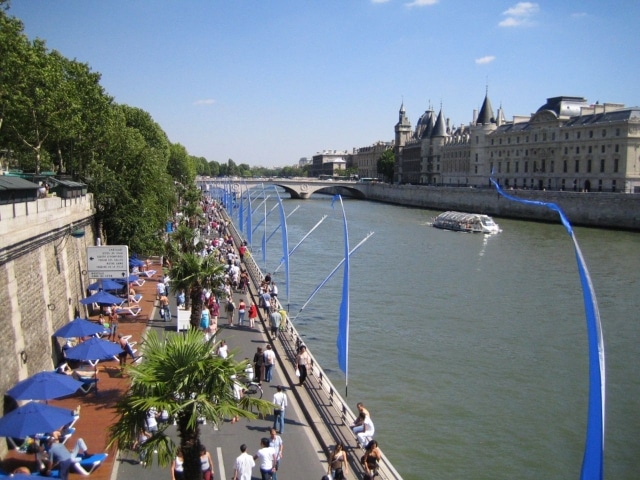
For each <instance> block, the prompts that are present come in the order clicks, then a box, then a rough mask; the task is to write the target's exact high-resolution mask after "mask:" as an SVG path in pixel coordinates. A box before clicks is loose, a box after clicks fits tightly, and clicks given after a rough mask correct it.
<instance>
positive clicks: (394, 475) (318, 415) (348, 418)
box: [223, 210, 402, 480]
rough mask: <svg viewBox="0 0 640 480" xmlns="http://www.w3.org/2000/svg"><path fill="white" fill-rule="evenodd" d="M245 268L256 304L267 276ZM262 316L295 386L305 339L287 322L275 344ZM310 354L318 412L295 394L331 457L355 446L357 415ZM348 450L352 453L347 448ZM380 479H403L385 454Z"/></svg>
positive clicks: (252, 266)
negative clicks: (335, 449)
mask: <svg viewBox="0 0 640 480" xmlns="http://www.w3.org/2000/svg"><path fill="white" fill-rule="evenodd" d="M223 214H224V216H225V218H226V219H227V220H229V222H228V227H227V228H228V233H229V234H230V235H231V236H232V237H233V240H234V244H235V245H236V246H237V245H241V244H242V241H243V240H244V239H243V238H242V237H241V235H240V233H239V232H238V230H237V229H236V226H235V224H234V223H233V221H232V220H231V218H229V216H228V214H227V212H226V211H224V210H223ZM244 268H245V269H246V270H247V273H248V274H249V277H250V278H251V285H250V288H249V295H251V296H252V298H253V299H254V301H255V299H256V297H257V296H258V294H259V291H258V289H259V286H260V284H261V283H262V280H263V278H264V276H263V274H262V271H261V270H260V267H259V266H258V265H257V264H256V262H255V260H254V258H253V255H251V254H250V255H246V254H245V256H244ZM276 301H277V303H278V308H282V305H281V304H280V302H279V301H278V300H277V299H276ZM257 303H258V302H256V304H257ZM259 312H260V318H261V320H262V322H263V325H264V326H265V332H266V335H267V336H268V338H269V340H270V342H271V345H273V347H274V349H275V350H276V353H278V361H279V363H280V366H281V369H282V372H283V373H284V375H285V376H286V377H287V378H288V380H289V382H290V383H295V381H296V380H297V378H296V377H295V368H296V365H295V364H296V356H297V352H298V347H299V346H300V344H302V343H304V342H303V341H302V337H301V336H300V334H299V333H298V331H297V330H296V328H295V326H294V325H293V324H292V323H291V321H290V320H289V319H288V318H287V319H283V320H285V321H286V326H285V329H284V331H280V332H278V336H277V340H278V341H279V342H275V341H274V340H276V338H275V337H273V336H272V334H271V333H270V331H269V329H268V328H267V325H268V323H269V319H267V318H264V313H263V311H262V309H259ZM307 352H308V353H309V355H310V356H311V368H308V369H307V370H308V371H307V374H308V377H307V388H306V389H305V393H306V394H307V395H308V397H309V398H310V399H311V401H312V403H313V407H314V409H315V410H314V411H311V410H310V409H309V408H305V406H306V403H305V402H304V401H302V400H303V399H302V398H301V393H300V392H299V389H294V390H292V392H293V393H294V395H296V396H297V397H298V400H299V404H300V406H301V407H303V410H304V411H305V416H306V417H307V420H308V421H309V424H310V426H311V427H312V428H313V430H314V432H315V434H316V436H317V438H318V441H319V442H320V444H321V445H322V447H323V449H324V451H325V454H327V456H328V455H329V453H330V448H331V447H332V446H333V445H335V443H336V442H338V441H340V442H342V443H343V444H344V445H345V447H347V446H348V445H350V444H352V443H354V441H355V434H354V433H353V431H352V430H351V428H350V426H351V425H352V424H353V423H354V422H355V420H356V415H355V414H354V413H353V411H352V410H351V409H350V408H349V405H348V404H347V402H346V401H345V400H344V399H343V398H342V396H341V395H340V394H339V393H338V390H337V389H336V388H335V386H334V385H333V383H332V382H331V380H330V379H329V377H328V376H327V375H326V373H325V372H324V370H323V369H322V367H321V366H320V364H319V363H318V362H317V361H316V359H315V357H314V356H313V354H312V353H311V351H310V349H309V348H308V347H307ZM318 420H321V423H322V426H320V425H318V423H319V422H318ZM323 427H324V428H323ZM347 450H349V449H348V448H347ZM352 453H354V454H352V455H350V456H349V457H350V458H349V459H350V467H351V469H352V471H354V472H355V471H358V472H360V473H361V474H364V468H363V466H362V465H361V463H360V457H361V455H363V454H364V451H358V450H357V449H356V448H354V449H353V452H352ZM378 476H379V477H380V478H381V479H384V480H386V479H389V480H390V479H397V480H401V479H402V477H401V476H400V474H399V473H398V472H397V471H396V469H395V468H394V467H393V465H392V464H391V462H390V461H389V460H388V459H387V457H386V456H385V455H384V453H383V454H382V459H381V460H380V462H379V469H378Z"/></svg>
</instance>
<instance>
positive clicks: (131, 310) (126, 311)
mask: <svg viewBox="0 0 640 480" xmlns="http://www.w3.org/2000/svg"><path fill="white" fill-rule="evenodd" d="M141 311H142V307H119V308H116V314H117V315H120V316H121V317H124V316H126V315H131V316H132V317H137V316H138V314H139V313H140V312H141Z"/></svg>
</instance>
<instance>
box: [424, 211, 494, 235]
mask: <svg viewBox="0 0 640 480" xmlns="http://www.w3.org/2000/svg"><path fill="white" fill-rule="evenodd" d="M433 226H434V227H436V228H442V229H445V230H454V231H456V232H469V233H488V234H491V233H499V232H501V231H502V230H500V227H499V226H498V224H497V223H495V222H494V221H493V219H492V218H491V217H490V216H489V215H480V214H477V213H464V212H444V213H441V214H440V215H438V216H437V217H436V219H435V220H434V221H433Z"/></svg>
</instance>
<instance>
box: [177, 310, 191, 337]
mask: <svg viewBox="0 0 640 480" xmlns="http://www.w3.org/2000/svg"><path fill="white" fill-rule="evenodd" d="M177 313H178V322H177V325H176V329H177V331H178V332H182V331H185V330H189V329H190V328H191V310H180V309H178V311H177Z"/></svg>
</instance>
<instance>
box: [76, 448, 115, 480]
mask: <svg viewBox="0 0 640 480" xmlns="http://www.w3.org/2000/svg"><path fill="white" fill-rule="evenodd" d="M108 456H109V454H108V453H96V454H94V455H91V456H89V457H84V458H83V459H82V460H80V461H79V462H77V463H75V464H74V465H73V467H74V469H75V471H76V472H78V473H79V474H81V475H85V476H89V475H91V474H92V473H93V472H94V471H95V469H96V468H98V467H99V466H100V465H102V463H103V462H104V461H105V460H106V459H107V457H108Z"/></svg>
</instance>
